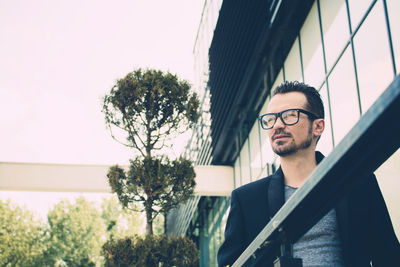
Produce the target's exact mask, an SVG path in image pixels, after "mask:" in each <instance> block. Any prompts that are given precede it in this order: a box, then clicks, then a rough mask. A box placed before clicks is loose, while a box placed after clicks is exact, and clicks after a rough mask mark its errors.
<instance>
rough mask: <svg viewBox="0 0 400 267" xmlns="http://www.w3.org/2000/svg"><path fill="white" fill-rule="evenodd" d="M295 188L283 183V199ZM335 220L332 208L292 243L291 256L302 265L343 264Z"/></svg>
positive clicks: (338, 265) (340, 265)
mask: <svg viewBox="0 0 400 267" xmlns="http://www.w3.org/2000/svg"><path fill="white" fill-rule="evenodd" d="M296 189H297V188H293V187H290V186H288V185H285V201H286V200H287V199H289V197H290V196H291V195H292V194H293V193H294V192H295V191H296ZM337 227H338V226H337V220H336V211H335V209H332V210H331V211H329V212H328V213H327V214H326V215H325V216H324V217H322V219H321V220H320V221H319V222H318V223H316V224H315V225H314V226H313V227H312V228H311V229H310V230H309V231H308V232H307V233H306V234H305V235H304V236H302V237H301V238H300V239H299V240H298V241H297V242H296V243H295V244H294V245H293V254H294V255H293V256H294V257H295V258H301V259H302V260H303V266H304V267H308V266H310V267H311V266H334V267H342V266H344V262H343V256H342V248H341V244H340V239H339V234H338V228H337Z"/></svg>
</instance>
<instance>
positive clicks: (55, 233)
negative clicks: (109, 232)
mask: <svg viewBox="0 0 400 267" xmlns="http://www.w3.org/2000/svg"><path fill="white" fill-rule="evenodd" d="M47 217H48V223H49V225H50V229H51V230H50V243H51V247H50V254H51V255H52V256H53V257H54V260H55V261H56V262H60V261H61V262H64V263H66V264H67V266H92V265H93V264H96V263H99V262H100V261H101V258H100V257H99V255H100V250H101V245H102V244H103V243H104V242H105V232H106V229H105V226H104V223H103V220H102V218H101V215H100V213H99V211H98V210H97V209H96V207H95V206H94V204H93V203H91V202H89V201H87V200H86V199H85V198H83V197H80V198H78V199H76V202H75V203H71V202H69V201H61V202H60V203H58V204H57V205H55V206H54V208H53V209H52V210H51V211H49V213H48V216H47Z"/></svg>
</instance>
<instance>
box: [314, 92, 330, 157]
mask: <svg viewBox="0 0 400 267" xmlns="http://www.w3.org/2000/svg"><path fill="white" fill-rule="evenodd" d="M319 93H320V95H321V99H322V102H323V103H324V110H325V130H324V133H323V134H322V136H321V138H320V139H319V142H318V144H317V150H318V151H321V152H322V153H323V154H324V155H325V156H327V155H328V154H329V153H330V152H331V151H332V148H333V143H332V127H331V119H330V114H329V101H328V92H327V89H326V85H324V86H323V87H322V89H321V90H320V91H319Z"/></svg>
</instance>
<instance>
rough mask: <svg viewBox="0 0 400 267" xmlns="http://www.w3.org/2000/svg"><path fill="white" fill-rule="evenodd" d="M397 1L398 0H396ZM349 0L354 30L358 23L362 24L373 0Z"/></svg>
mask: <svg viewBox="0 0 400 267" xmlns="http://www.w3.org/2000/svg"><path fill="white" fill-rule="evenodd" d="M396 1H397V0H396ZM348 2H349V10H350V21H351V28H352V31H354V29H355V28H357V26H358V24H360V21H361V19H362V18H363V16H364V14H365V12H367V10H368V8H369V6H370V5H371V3H372V2H373V1H371V0H362V1H360V0H348Z"/></svg>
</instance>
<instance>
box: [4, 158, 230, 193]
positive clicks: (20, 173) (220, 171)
mask: <svg viewBox="0 0 400 267" xmlns="http://www.w3.org/2000/svg"><path fill="white" fill-rule="evenodd" d="M109 167H110V166H108V165H79V164H46V163H14V162H0V190H13V191H50V192H98V193H110V192H111V189H110V187H109V185H108V182H107V177H106V175H107V171H108V168H109ZM195 171H196V175H197V177H196V183H197V186H196V188H195V194H196V195H200V196H228V195H230V193H231V191H232V190H233V168H232V167H230V166H196V167H195Z"/></svg>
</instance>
